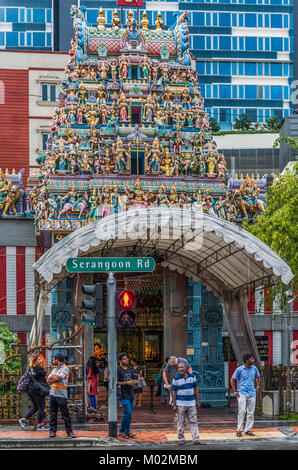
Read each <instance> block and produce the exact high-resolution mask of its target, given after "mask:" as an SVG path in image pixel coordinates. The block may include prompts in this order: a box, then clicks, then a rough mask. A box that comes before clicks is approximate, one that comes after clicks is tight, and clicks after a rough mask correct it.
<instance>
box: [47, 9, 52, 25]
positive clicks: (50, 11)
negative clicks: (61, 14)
mask: <svg viewBox="0 0 298 470" xmlns="http://www.w3.org/2000/svg"><path fill="white" fill-rule="evenodd" d="M47 23H52V10H50V9H47Z"/></svg>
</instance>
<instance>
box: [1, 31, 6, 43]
mask: <svg viewBox="0 0 298 470" xmlns="http://www.w3.org/2000/svg"><path fill="white" fill-rule="evenodd" d="M4 38H5V34H4V33H3V32H0V46H4Z"/></svg>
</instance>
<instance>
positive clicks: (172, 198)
mask: <svg viewBox="0 0 298 470" xmlns="http://www.w3.org/2000/svg"><path fill="white" fill-rule="evenodd" d="M169 205H170V206H176V207H178V205H179V198H178V194H177V189H176V186H175V185H173V186H171V189H170V195H169Z"/></svg>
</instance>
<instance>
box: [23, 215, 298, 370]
mask: <svg viewBox="0 0 298 470" xmlns="http://www.w3.org/2000/svg"><path fill="white" fill-rule="evenodd" d="M84 256H92V257H94V256H96V257H126V256H153V257H155V259H156V260H157V262H159V263H160V264H161V265H162V266H164V267H168V268H169V269H171V270H176V271H178V272H179V273H183V274H185V275H186V276H188V277H191V278H193V279H194V280H195V281H200V282H202V284H203V285H205V286H206V288H207V289H208V290H209V291H212V292H213V293H214V294H215V295H216V296H219V297H220V298H221V301H222V305H223V308H224V312H225V318H226V322H227V327H228V330H229V337H230V340H231V343H232V346H233V350H234V353H235V355H236V358H237V360H238V362H240V361H241V358H242V353H243V352H245V351H246V352H248V351H251V352H253V354H254V356H255V357H256V359H257V362H258V364H260V358H259V354H258V349H257V345H256V341H255V338H254V334H253V331H252V328H251V324H250V320H249V315H248V311H247V301H246V292H245V291H246V289H247V288H250V289H254V288H256V287H257V286H264V285H268V284H274V283H276V282H279V281H282V282H283V283H284V284H288V283H289V282H290V281H291V279H292V278H293V273H292V271H291V269H290V268H289V266H288V265H287V264H286V263H285V262H284V261H283V260H282V259H281V258H280V257H279V256H278V255H277V254H276V253H275V252H274V251H273V250H271V248H269V247H268V246H267V245H265V244H264V243H263V242H262V241H260V240H259V239H258V238H256V237H255V236H254V235H252V234H250V233H249V232H247V231H246V230H244V229H242V228H241V227H239V226H238V225H235V224H232V223H230V222H227V221H225V220H222V219H220V218H218V217H216V216H214V215H209V214H203V213H202V212H201V211H195V210H190V209H188V210H184V209H179V208H169V209H168V208H149V209H139V210H132V211H127V212H120V213H119V214H114V215H110V216H108V217H105V218H103V219H101V220H98V221H96V222H93V223H90V224H87V225H86V226H84V227H82V228H81V229H78V230H76V231H75V232H73V233H72V234H70V235H68V236H67V237H65V238H64V239H63V240H61V241H60V242H59V243H57V244H56V245H54V246H53V247H52V248H51V249H50V250H49V251H48V252H46V253H45V254H44V255H43V256H42V257H41V258H40V259H39V260H38V261H37V262H36V263H35V264H34V268H35V269H36V270H37V272H38V273H39V276H40V281H41V291H40V296H39V302H38V307H37V316H36V319H35V322H34V324H33V326H32V330H31V334H30V343H31V344H33V343H36V344H38V341H39V339H40V338H41V333H42V324H43V315H44V307H45V304H46V301H47V299H46V297H47V295H46V292H47V291H48V290H49V289H51V286H55V285H56V284H57V283H59V282H60V281H61V280H63V279H64V278H65V277H67V276H69V275H70V274H69V273H68V272H67V271H66V267H65V265H66V262H67V260H68V259H69V258H74V257H84ZM233 302H236V304H237V310H238V320H239V321H238V324H237V325H236V326H235V315H234V314H233V315H231V313H232V308H231V305H232V303H233Z"/></svg>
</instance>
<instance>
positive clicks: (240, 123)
mask: <svg viewBox="0 0 298 470" xmlns="http://www.w3.org/2000/svg"><path fill="white" fill-rule="evenodd" d="M251 124H252V122H251V120H250V118H249V117H248V115H247V114H246V113H242V114H240V116H239V118H237V119H236V120H235V122H234V126H233V127H234V129H238V130H247V129H250V128H251Z"/></svg>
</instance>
